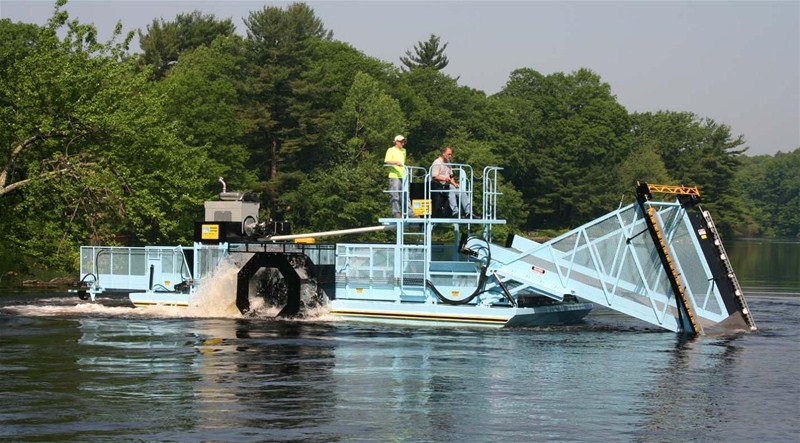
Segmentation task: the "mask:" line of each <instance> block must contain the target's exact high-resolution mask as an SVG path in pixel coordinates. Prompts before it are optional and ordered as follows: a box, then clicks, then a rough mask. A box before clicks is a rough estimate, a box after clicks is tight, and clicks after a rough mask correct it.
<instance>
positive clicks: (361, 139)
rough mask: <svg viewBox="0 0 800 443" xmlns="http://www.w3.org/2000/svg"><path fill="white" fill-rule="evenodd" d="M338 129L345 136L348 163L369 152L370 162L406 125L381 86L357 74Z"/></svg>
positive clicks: (394, 102) (398, 110) (343, 106)
mask: <svg viewBox="0 0 800 443" xmlns="http://www.w3.org/2000/svg"><path fill="white" fill-rule="evenodd" d="M340 122H341V123H340V127H341V128H342V131H343V132H344V133H345V142H344V147H345V152H344V153H343V154H344V155H342V154H340V155H338V156H337V157H342V156H344V157H345V158H347V159H348V160H349V161H351V162H355V161H357V160H359V159H363V158H364V155H365V153H367V152H371V153H372V155H371V156H369V158H370V159H371V160H372V161H380V159H378V156H379V155H383V151H385V150H386V148H387V147H388V146H389V144H390V141H391V140H392V137H394V135H395V134H402V133H405V132H406V127H405V126H406V123H405V117H404V115H403V111H402V110H401V109H400V104H399V103H398V102H397V100H395V99H394V98H392V97H391V96H390V95H389V94H387V93H386V92H384V91H383V90H382V88H381V86H380V84H379V83H378V82H377V81H376V80H375V79H373V78H372V77H371V76H369V75H368V74H365V73H362V72H359V73H357V74H356V77H355V80H354V81H353V85H352V86H351V87H350V91H349V92H348V94H347V98H345V101H344V103H343V104H342V109H341V112H340Z"/></svg>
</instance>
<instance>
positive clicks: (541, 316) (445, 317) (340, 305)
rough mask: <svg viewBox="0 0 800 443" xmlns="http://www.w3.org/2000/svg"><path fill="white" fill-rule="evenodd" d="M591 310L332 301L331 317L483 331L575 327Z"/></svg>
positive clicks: (572, 306)
mask: <svg viewBox="0 0 800 443" xmlns="http://www.w3.org/2000/svg"><path fill="white" fill-rule="evenodd" d="M591 310H592V304H591V303H563V304H556V305H548V306H537V307H525V308H514V307H480V306H475V305H464V306H457V305H456V306H453V305H446V304H430V303H394V302H375V301H357V300H332V301H331V302H330V314H331V315H333V316H335V317H338V318H342V319H346V320H356V321H368V322H380V323H391V324H404V325H427V326H469V327H480V328H502V327H534V326H546V325H564V324H573V323H577V322H580V321H581V320H582V319H583V318H584V317H586V315H588V314H589V312H591Z"/></svg>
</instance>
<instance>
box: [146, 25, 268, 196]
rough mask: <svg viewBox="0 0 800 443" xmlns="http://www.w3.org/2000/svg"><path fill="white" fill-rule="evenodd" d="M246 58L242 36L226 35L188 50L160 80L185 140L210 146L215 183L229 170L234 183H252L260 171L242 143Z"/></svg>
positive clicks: (243, 186)
mask: <svg viewBox="0 0 800 443" xmlns="http://www.w3.org/2000/svg"><path fill="white" fill-rule="evenodd" d="M245 63H246V59H245V56H244V46H243V42H242V39H241V38H240V37H238V36H233V37H221V38H217V39H216V40H214V41H213V42H212V43H211V45H210V46H200V47H198V48H196V49H195V50H193V51H190V52H187V53H184V54H182V55H181V56H180V58H179V63H178V64H176V65H175V67H174V68H173V69H172V70H171V71H170V73H169V75H167V76H166V77H165V78H164V79H163V80H162V81H161V82H159V83H158V84H157V85H156V90H158V91H159V92H160V93H161V94H163V96H164V97H165V101H166V102H165V110H166V114H167V115H168V116H169V119H170V120H171V121H172V122H173V124H174V126H175V128H176V130H177V133H178V135H179V137H180V138H181V140H182V141H183V142H185V143H186V144H188V145H190V146H193V147H195V148H198V149H202V150H203V151H205V152H206V153H207V155H208V157H209V160H210V161H209V164H208V166H207V169H206V174H207V176H208V179H209V186H213V187H214V188H215V189H216V188H217V183H216V178H217V177H218V176H223V177H225V179H226V182H227V183H228V184H229V185H230V186H231V189H252V188H254V187H255V184H256V181H257V180H256V175H255V174H254V173H253V172H252V171H250V170H249V169H248V168H247V167H246V163H247V160H248V158H249V153H248V151H247V149H246V148H245V146H244V145H243V144H242V143H241V138H242V135H243V134H244V130H245V128H244V125H243V123H242V121H241V119H240V118H239V103H240V95H241V94H240V90H239V85H240V84H241V82H242V81H243V78H242V77H243V76H242V72H244V71H243V69H244V66H245Z"/></svg>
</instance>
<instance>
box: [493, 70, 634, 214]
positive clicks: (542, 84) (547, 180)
mask: <svg viewBox="0 0 800 443" xmlns="http://www.w3.org/2000/svg"><path fill="white" fill-rule="evenodd" d="M497 98H498V99H499V100H500V101H501V102H502V104H501V105H500V107H501V109H504V110H505V112H507V113H508V118H512V119H516V120H517V122H516V123H515V124H514V126H516V127H517V128H518V129H519V131H520V133H521V134H520V138H519V139H518V140H516V143H513V144H512V145H510V146H505V147H504V151H503V157H504V158H506V159H510V160H511V161H513V162H514V163H515V165H516V167H515V168H513V169H512V170H511V171H510V177H511V180H512V183H513V184H514V185H515V186H516V187H517V189H519V190H520V191H522V193H523V195H524V198H525V201H526V203H528V204H529V205H530V206H531V208H532V213H531V218H529V226H530V227H533V226H536V227H543V228H554V227H565V226H578V225H580V224H582V223H585V222H586V221H588V220H591V219H592V218H594V217H596V216H598V215H600V214H602V213H604V212H607V210H608V209H609V208H613V207H614V203H612V202H614V201H615V200H616V194H617V183H616V180H615V178H616V170H617V165H618V164H619V163H620V162H621V161H622V160H623V159H625V158H626V157H627V155H628V152H629V150H630V139H629V121H628V114H627V112H626V111H625V109H624V108H623V107H622V106H621V105H620V104H619V103H617V101H616V98H615V97H614V96H613V95H612V94H611V88H610V87H609V85H608V84H607V83H603V82H601V81H600V77H599V76H598V75H597V74H595V73H593V72H591V71H589V70H587V69H581V70H578V71H576V72H574V73H572V74H569V75H565V74H563V73H556V74H551V75H549V76H544V75H542V74H540V73H538V72H536V71H534V70H531V69H518V70H516V71H514V72H513V73H512V74H511V78H510V79H509V81H508V83H507V84H506V86H505V87H504V88H503V90H502V91H501V92H500V93H498V94H497ZM510 149H515V150H517V151H516V152H514V151H511V150H510Z"/></svg>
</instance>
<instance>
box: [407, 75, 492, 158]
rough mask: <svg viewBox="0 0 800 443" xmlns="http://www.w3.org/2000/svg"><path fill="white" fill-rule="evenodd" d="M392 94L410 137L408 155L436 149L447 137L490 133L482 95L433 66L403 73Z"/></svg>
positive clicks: (477, 136)
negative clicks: (406, 120) (397, 102)
mask: <svg viewBox="0 0 800 443" xmlns="http://www.w3.org/2000/svg"><path fill="white" fill-rule="evenodd" d="M395 94H396V96H397V97H398V99H399V101H400V105H401V107H402V109H403V111H404V112H405V114H406V116H407V119H408V123H409V129H408V132H409V134H410V135H411V136H412V139H410V141H409V146H410V148H409V155H412V154H413V155H417V154H419V155H425V154H429V153H432V152H436V151H438V150H439V149H440V148H441V147H442V146H443V143H444V142H445V140H446V139H447V138H448V137H453V136H456V135H468V136H470V137H471V138H475V139H479V140H483V139H485V138H486V137H487V136H488V133H489V132H490V130H489V128H488V126H487V121H488V118H486V117H487V116H486V112H485V111H486V96H485V94H484V93H483V92H480V91H476V90H474V89H471V88H468V87H463V86H459V85H458V83H457V82H456V80H455V79H453V78H451V77H449V76H447V75H445V74H443V73H441V72H438V71H436V70H433V69H414V70H413V71H408V72H404V73H403V74H401V75H400V78H399V82H398V84H397V86H396V88H395Z"/></svg>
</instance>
